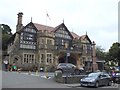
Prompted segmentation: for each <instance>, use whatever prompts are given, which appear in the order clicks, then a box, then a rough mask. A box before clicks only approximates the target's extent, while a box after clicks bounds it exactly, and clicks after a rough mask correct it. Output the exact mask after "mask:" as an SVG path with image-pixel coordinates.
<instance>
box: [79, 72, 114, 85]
mask: <svg viewBox="0 0 120 90" xmlns="http://www.w3.org/2000/svg"><path fill="white" fill-rule="evenodd" d="M111 84H112V80H111V77H110V76H109V74H108V73H106V72H93V73H90V74H88V75H87V76H86V77H83V78H82V79H81V80H80V85H81V86H94V87H99V86H101V85H106V86H107V85H111Z"/></svg>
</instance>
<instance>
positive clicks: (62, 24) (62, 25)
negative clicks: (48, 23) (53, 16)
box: [54, 23, 73, 39]
mask: <svg viewBox="0 0 120 90" xmlns="http://www.w3.org/2000/svg"><path fill="white" fill-rule="evenodd" d="M60 27H65V28H66V30H67V32H68V34H69V35H70V36H71V38H72V39H73V36H72V34H71V32H70V31H69V30H68V28H67V27H66V26H65V24H64V23H61V24H60V25H58V26H57V27H55V29H54V32H56V31H57V30H58V29H59V28H60Z"/></svg>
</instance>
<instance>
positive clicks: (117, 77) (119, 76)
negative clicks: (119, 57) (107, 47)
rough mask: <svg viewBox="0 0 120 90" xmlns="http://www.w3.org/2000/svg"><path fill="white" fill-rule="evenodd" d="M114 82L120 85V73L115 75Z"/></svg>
mask: <svg viewBox="0 0 120 90" xmlns="http://www.w3.org/2000/svg"><path fill="white" fill-rule="evenodd" d="M115 81H116V83H120V72H117V73H116V75H115Z"/></svg>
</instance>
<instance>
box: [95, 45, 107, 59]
mask: <svg viewBox="0 0 120 90" xmlns="http://www.w3.org/2000/svg"><path fill="white" fill-rule="evenodd" d="M105 55H106V53H105V52H104V49H103V48H101V46H96V56H97V58H98V59H99V60H105Z"/></svg>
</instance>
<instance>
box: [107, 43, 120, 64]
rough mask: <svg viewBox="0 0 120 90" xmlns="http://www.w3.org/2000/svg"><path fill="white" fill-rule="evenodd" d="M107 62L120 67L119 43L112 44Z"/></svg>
mask: <svg viewBox="0 0 120 90" xmlns="http://www.w3.org/2000/svg"><path fill="white" fill-rule="evenodd" d="M108 57H109V58H108V59H109V61H113V62H118V64H119V66H120V43H118V42H116V43H113V44H112V46H111V47H110V49H109V53H108Z"/></svg>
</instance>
